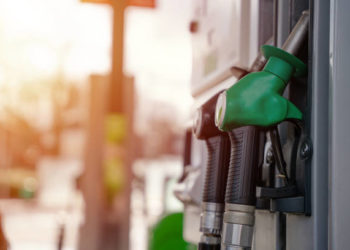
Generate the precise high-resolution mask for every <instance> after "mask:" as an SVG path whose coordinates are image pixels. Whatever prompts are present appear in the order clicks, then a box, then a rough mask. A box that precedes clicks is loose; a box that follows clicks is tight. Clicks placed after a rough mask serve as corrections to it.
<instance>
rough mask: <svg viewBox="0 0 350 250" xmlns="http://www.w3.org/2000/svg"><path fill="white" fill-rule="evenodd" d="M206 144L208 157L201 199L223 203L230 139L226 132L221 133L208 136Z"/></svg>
mask: <svg viewBox="0 0 350 250" xmlns="http://www.w3.org/2000/svg"><path fill="white" fill-rule="evenodd" d="M206 145H207V149H208V158H207V169H206V174H205V184H204V189H203V197H202V201H203V202H212V203H224V202H225V189H226V180H227V174H228V167H229V163H230V140H229V137H228V135H227V134H221V135H218V136H214V137H210V138H208V139H207V140H206Z"/></svg>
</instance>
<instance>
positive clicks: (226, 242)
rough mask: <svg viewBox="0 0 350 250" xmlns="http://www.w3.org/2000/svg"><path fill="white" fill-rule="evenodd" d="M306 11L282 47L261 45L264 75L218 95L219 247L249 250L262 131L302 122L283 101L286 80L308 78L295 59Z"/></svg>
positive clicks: (244, 80) (303, 33) (248, 77)
mask: <svg viewBox="0 0 350 250" xmlns="http://www.w3.org/2000/svg"><path fill="white" fill-rule="evenodd" d="M307 24H308V13H307V12H305V13H304V14H303V16H302V17H301V19H300V20H299V22H298V23H297V25H296V27H295V28H294V29H293V31H292V33H291V35H290V36H289V37H288V39H287V42H286V43H285V46H284V48H286V50H283V49H279V48H276V47H273V46H270V45H264V46H262V49H261V50H262V53H263V54H264V56H265V58H266V59H267V63H266V65H265V67H264V68H263V70H262V71H260V72H254V73H250V74H247V75H246V76H245V77H243V78H242V79H240V80H239V81H238V82H237V83H236V84H234V85H233V86H232V87H230V88H229V89H227V90H226V91H224V92H222V93H221V94H220V96H219V97H218V101H217V105H216V111H215V124H216V126H217V127H218V128H219V129H220V130H222V131H226V132H227V133H228V134H229V136H230V140H231V159H230V166H229V173H228V180H227V187H226V197H225V213H224V218H223V231H222V234H221V237H222V239H221V242H222V245H221V248H222V249H224V250H234V249H235V250H236V249H251V244H252V238H253V231H254V230H253V229H254V212H255V199H256V195H255V189H256V172H257V167H258V165H259V160H260V156H261V154H260V152H261V151H260V149H261V144H262V143H263V141H262V136H263V133H262V132H261V130H262V128H266V127H271V126H275V125H277V124H278V123H280V122H282V121H284V120H287V119H297V120H301V119H302V113H301V112H300V110H299V109H298V108H297V107H296V106H295V105H294V104H293V103H291V102H290V101H289V100H287V99H285V98H284V97H282V94H283V91H284V89H285V87H286V85H287V84H288V82H289V80H290V78H291V77H292V76H294V77H300V76H303V75H305V74H306V71H307V70H306V65H305V64H304V63H303V62H302V61H301V60H299V59H298V58H297V57H295V56H294V55H292V54H290V53H288V52H287V51H289V52H291V53H295V52H296V51H297V47H300V44H301V42H302V41H303V40H304V39H305V37H306V33H307Z"/></svg>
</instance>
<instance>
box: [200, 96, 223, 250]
mask: <svg viewBox="0 0 350 250" xmlns="http://www.w3.org/2000/svg"><path fill="white" fill-rule="evenodd" d="M217 98H218V94H217V95H215V96H214V97H212V98H211V99H210V100H208V101H207V102H206V103H204V104H203V105H202V106H201V107H200V108H199V109H198V110H197V113H196V115H195V120H194V126H193V133H194V134H195V136H196V137H197V138H198V139H200V140H204V141H205V143H206V146H207V152H208V156H207V165H206V174H205V183H204V188H203V196H202V212H201V223H200V231H201V232H202V237H201V240H200V243H199V246H198V249H202V250H203V249H213V250H214V249H220V244H221V238H220V234H221V227H222V219H223V213H224V203H225V189H226V180H227V173H228V166H229V160H230V141H229V137H228V135H227V134H226V133H224V132H222V131H220V130H219V129H218V128H217V127H216V126H215V122H214V116H215V105H216V101H217Z"/></svg>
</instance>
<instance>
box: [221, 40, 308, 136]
mask: <svg viewBox="0 0 350 250" xmlns="http://www.w3.org/2000/svg"><path fill="white" fill-rule="evenodd" d="M261 49H262V52H263V54H264V56H265V57H266V59H268V61H267V63H266V65H265V67H264V69H263V70H262V71H260V72H255V73H250V74H248V75H246V76H245V77H244V78H242V79H241V80H239V81H238V82H237V83H235V84H234V85H233V86H232V87H230V88H229V89H227V90H226V91H224V92H223V93H222V94H221V95H220V96H219V98H218V102H217V105H216V115H215V123H216V125H217V127H218V128H219V129H220V130H223V131H229V130H232V129H234V128H237V127H241V126H248V125H253V126H261V127H268V126H272V125H276V124H278V123H280V122H282V121H284V120H286V119H299V120H301V119H302V113H301V111H300V110H299V109H298V108H297V107H296V106H295V105H294V104H293V103H291V102H290V101H288V100H287V99H285V98H284V97H282V94H283V91H284V89H285V87H286V85H287V84H288V82H289V80H290V78H291V77H292V76H294V77H300V76H303V75H305V74H306V72H307V68H306V65H305V64H304V63H303V62H302V61H301V60H299V59H298V58H297V57H295V56H294V55H291V54H289V53H287V52H285V51H283V50H281V49H279V48H276V47H273V46H270V45H264V46H262V48H261Z"/></svg>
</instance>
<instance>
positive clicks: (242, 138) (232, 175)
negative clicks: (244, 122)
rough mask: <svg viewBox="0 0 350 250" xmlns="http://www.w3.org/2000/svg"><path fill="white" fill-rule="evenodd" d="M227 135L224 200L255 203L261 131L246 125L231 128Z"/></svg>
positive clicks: (233, 202)
mask: <svg viewBox="0 0 350 250" xmlns="http://www.w3.org/2000/svg"><path fill="white" fill-rule="evenodd" d="M229 136H230V141H231V159H230V165H229V172H228V178H227V187H226V197H225V202H226V203H231V204H242V205H255V202H256V197H255V189H256V176H257V171H258V164H259V156H260V140H261V139H260V136H261V133H260V132H259V130H258V129H257V128H256V127H253V126H246V127H241V128H237V129H234V130H232V131H231V132H230V133H229Z"/></svg>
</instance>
